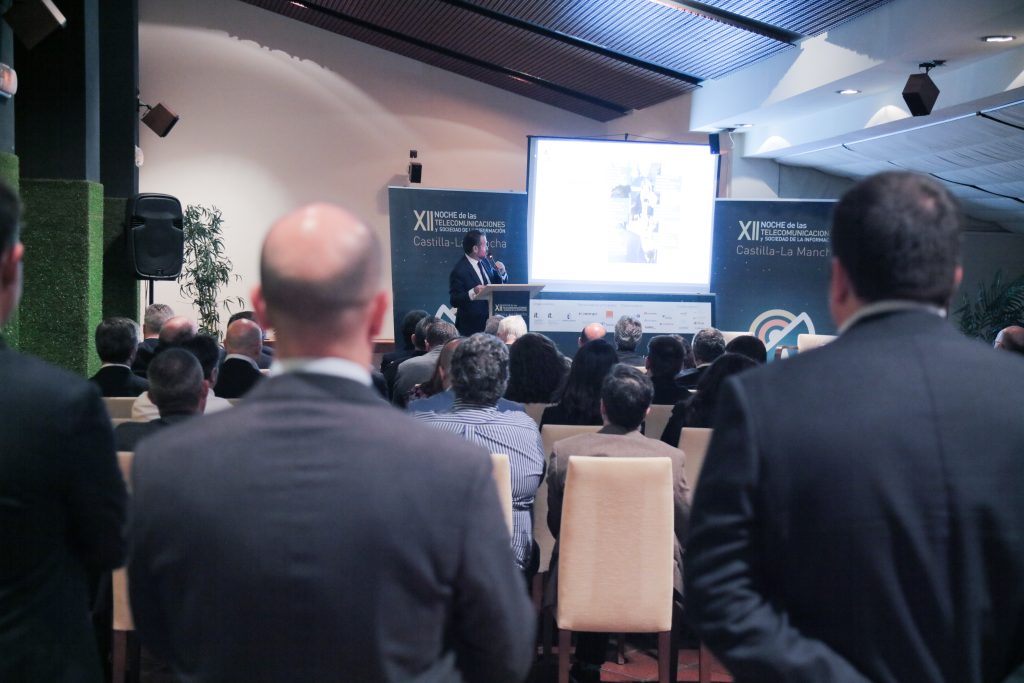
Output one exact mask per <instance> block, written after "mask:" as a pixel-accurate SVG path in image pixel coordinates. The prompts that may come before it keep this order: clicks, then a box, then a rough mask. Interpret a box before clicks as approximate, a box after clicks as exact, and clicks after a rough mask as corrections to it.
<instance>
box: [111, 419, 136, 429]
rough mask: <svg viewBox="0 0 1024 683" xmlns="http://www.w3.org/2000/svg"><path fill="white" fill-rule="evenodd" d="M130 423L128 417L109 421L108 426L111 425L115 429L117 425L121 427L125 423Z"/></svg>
mask: <svg viewBox="0 0 1024 683" xmlns="http://www.w3.org/2000/svg"><path fill="white" fill-rule="evenodd" d="M131 421H132V419H131V418H130V417H115V418H113V419H111V420H110V424H111V425H113V426H114V427H116V426H118V425H123V424H124V423H125V422H131Z"/></svg>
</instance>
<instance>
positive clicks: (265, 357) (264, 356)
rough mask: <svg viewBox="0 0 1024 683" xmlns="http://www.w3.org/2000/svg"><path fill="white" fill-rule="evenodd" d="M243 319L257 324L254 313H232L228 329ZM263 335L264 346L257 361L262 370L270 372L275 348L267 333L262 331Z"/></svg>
mask: <svg viewBox="0 0 1024 683" xmlns="http://www.w3.org/2000/svg"><path fill="white" fill-rule="evenodd" d="M243 318H244V319H245V320H252V321H253V322H256V316H255V315H253V312H252V311H238V312H237V313H232V314H231V317H230V318H228V327H231V324H232V323H233V322H235V321H236V320H241V319H243ZM261 329H262V328H261ZM262 333H263V339H262V341H263V345H262V346H260V357H259V358H258V359H256V365H257V367H259V369H260V370H269V369H270V364H271V363H273V362H274V347H272V346H271V345H270V344H268V343H267V331H266V330H262Z"/></svg>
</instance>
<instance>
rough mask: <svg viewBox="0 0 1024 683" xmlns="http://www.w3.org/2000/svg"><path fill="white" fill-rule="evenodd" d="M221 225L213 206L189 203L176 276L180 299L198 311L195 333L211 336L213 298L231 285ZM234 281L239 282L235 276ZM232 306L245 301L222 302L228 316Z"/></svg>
mask: <svg viewBox="0 0 1024 683" xmlns="http://www.w3.org/2000/svg"><path fill="white" fill-rule="evenodd" d="M223 222H224V220H223V218H222V217H221V214H220V209H218V208H217V207H216V206H210V207H206V206H203V205H201V204H189V205H188V206H187V207H186V208H185V214H184V221H183V226H184V232H185V260H184V263H183V264H182V267H181V275H180V276H178V286H179V291H180V293H181V296H182V297H183V298H185V299H189V300H191V301H192V303H193V305H195V307H196V310H197V311H198V312H199V330H200V331H201V332H203V333H205V334H210V335H213V336H214V337H219V336H220V313H219V310H218V309H219V305H218V299H217V297H218V295H219V294H220V291H221V289H222V288H224V287H225V286H227V285H228V284H229V283H230V282H231V278H232V273H231V270H232V268H234V264H232V263H231V259H229V258H228V257H227V255H225V253H224V241H223V235H222V225H223ZM234 278H235V280H240V279H241V278H240V277H239V276H238V275H234ZM232 305H237V306H238V307H239V308H242V307H244V306H245V300H244V299H242V297H239V296H236V297H228V298H227V299H225V300H224V301H223V306H224V310H226V311H228V312H229V313H230V312H231V306H232Z"/></svg>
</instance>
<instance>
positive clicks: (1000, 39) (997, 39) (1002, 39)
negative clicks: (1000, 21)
mask: <svg viewBox="0 0 1024 683" xmlns="http://www.w3.org/2000/svg"><path fill="white" fill-rule="evenodd" d="M981 39H982V40H984V41H985V42H986V43H1008V42H1010V41H1011V40H1016V39H1017V36H1010V35H1001V36H982V37H981Z"/></svg>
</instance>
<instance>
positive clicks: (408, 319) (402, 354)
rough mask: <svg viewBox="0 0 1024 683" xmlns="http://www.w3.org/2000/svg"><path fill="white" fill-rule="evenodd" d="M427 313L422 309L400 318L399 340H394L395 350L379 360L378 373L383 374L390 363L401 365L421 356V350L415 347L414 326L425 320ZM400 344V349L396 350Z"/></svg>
mask: <svg viewBox="0 0 1024 683" xmlns="http://www.w3.org/2000/svg"><path fill="white" fill-rule="evenodd" d="M427 315H428V313H427V312H426V311H424V310H422V309H416V310H412V311H409V312H408V313H406V314H405V315H403V316H402V324H401V326H400V333H399V334H400V338H399V339H396V340H395V350H394V351H390V352H388V353H385V354H384V355H383V356H381V358H380V371H381V372H382V373H383V372H384V371H385V370H386V369H387V367H388V366H389V365H391V364H392V363H396V362H397V363H401V362H402V361H403V360H405V359H406V358H412V357H413V356H422V355H423V350H422V349H419V348H417V347H416V338H415V336H414V335H415V334H416V324H417V323H418V322H419V321H421V320H423V319H424V318H426V317H427ZM399 343H401V348H398V346H399Z"/></svg>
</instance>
